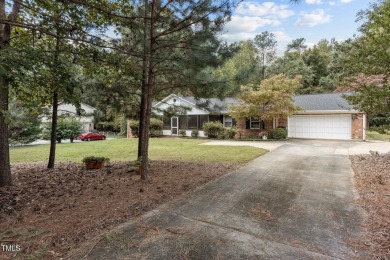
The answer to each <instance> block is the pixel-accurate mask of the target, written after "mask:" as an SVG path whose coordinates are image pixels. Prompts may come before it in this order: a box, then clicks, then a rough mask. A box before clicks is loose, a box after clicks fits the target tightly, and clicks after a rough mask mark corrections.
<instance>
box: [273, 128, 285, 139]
mask: <svg viewBox="0 0 390 260" xmlns="http://www.w3.org/2000/svg"><path fill="white" fill-rule="evenodd" d="M269 137H270V138H272V139H277V140H280V139H286V138H287V129H286V128H281V127H278V128H274V129H272V130H271V131H270V132H269Z"/></svg>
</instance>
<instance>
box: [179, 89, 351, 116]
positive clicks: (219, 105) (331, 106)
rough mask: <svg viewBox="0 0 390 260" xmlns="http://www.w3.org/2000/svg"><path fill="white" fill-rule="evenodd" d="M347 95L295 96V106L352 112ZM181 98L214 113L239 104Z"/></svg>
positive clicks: (235, 102)
mask: <svg viewBox="0 0 390 260" xmlns="http://www.w3.org/2000/svg"><path fill="white" fill-rule="evenodd" d="M343 95H349V94H346V93H329V94H307V95H297V96H294V97H293V98H294V105H296V106H299V107H301V108H302V109H303V110H311V111H316V110H350V109H354V107H353V106H352V105H351V104H350V103H349V102H348V101H347V100H346V99H344V97H343ZM181 98H183V99H185V100H187V101H189V102H191V103H193V104H196V105H197V106H198V107H201V108H204V109H206V110H208V111H210V112H212V113H218V112H219V113H221V112H222V113H227V112H228V111H229V105H230V104H237V99H235V98H224V99H222V100H221V99H219V98H200V99H196V98H194V97H183V96H181Z"/></svg>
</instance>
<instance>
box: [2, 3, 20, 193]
mask: <svg viewBox="0 0 390 260" xmlns="http://www.w3.org/2000/svg"><path fill="white" fill-rule="evenodd" d="M7 7H8V6H7V3H6V1H5V0H0V19H1V20H2V21H5V23H0V55H1V54H2V52H5V51H7V49H8V48H10V45H11V31H12V29H13V26H12V24H13V23H16V22H17V21H18V18H19V13H20V2H19V1H12V6H11V9H10V10H11V11H10V12H9V13H7V10H9V9H8V8H7ZM9 85H10V78H9V77H8V73H7V72H4V71H1V73H0V187H3V186H7V185H12V179H11V169H10V162H9V141H8V137H9V132H8V131H9V130H8V123H7V121H8V118H7V117H8V97H9Z"/></svg>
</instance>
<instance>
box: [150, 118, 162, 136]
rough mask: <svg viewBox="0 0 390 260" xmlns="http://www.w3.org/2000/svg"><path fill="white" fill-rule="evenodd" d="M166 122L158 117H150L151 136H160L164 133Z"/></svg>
mask: <svg viewBox="0 0 390 260" xmlns="http://www.w3.org/2000/svg"><path fill="white" fill-rule="evenodd" d="M163 128H164V122H163V121H162V120H160V119H157V118H151V119H150V136H151V137H160V136H162V135H163Z"/></svg>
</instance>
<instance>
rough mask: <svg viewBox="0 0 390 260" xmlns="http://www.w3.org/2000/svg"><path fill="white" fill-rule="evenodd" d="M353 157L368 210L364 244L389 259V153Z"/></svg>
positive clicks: (360, 192)
mask: <svg viewBox="0 0 390 260" xmlns="http://www.w3.org/2000/svg"><path fill="white" fill-rule="evenodd" d="M351 161H352V168H353V170H354V172H355V181H356V188H357V190H358V192H359V197H360V198H359V203H360V204H361V205H362V207H363V208H364V210H365V211H366V213H367V218H366V220H365V227H366V229H367V231H366V242H365V245H366V246H368V250H369V252H370V254H372V256H373V257H374V258H375V259H390V153H388V154H383V155H376V154H375V153H373V154H372V155H357V156H351ZM386 257H387V258H386Z"/></svg>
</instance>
